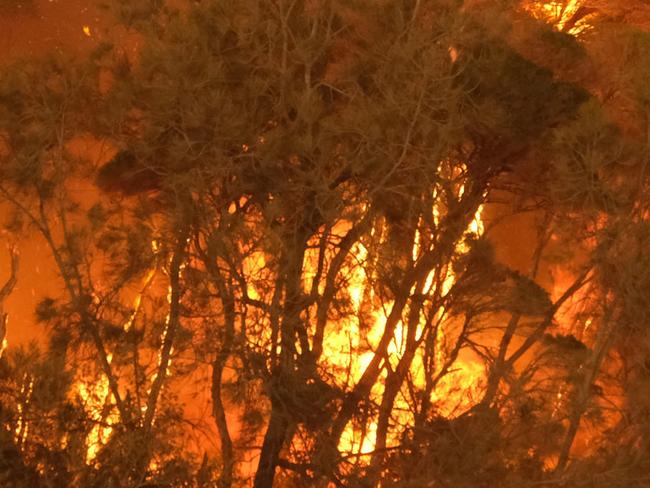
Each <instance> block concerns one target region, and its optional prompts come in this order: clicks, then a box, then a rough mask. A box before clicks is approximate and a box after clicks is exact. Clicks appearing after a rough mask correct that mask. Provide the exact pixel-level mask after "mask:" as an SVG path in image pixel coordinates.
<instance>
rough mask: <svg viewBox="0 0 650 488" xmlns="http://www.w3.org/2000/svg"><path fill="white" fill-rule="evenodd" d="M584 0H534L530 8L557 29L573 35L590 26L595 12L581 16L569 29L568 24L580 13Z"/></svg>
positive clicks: (535, 14) (536, 15) (534, 13)
mask: <svg viewBox="0 0 650 488" xmlns="http://www.w3.org/2000/svg"><path fill="white" fill-rule="evenodd" d="M582 3H583V2H582V0H568V1H567V2H564V1H552V2H544V3H539V2H532V4H531V5H530V7H529V8H528V10H529V11H530V12H531V13H532V14H533V15H534V16H535V17H539V18H541V19H543V20H544V21H546V22H549V23H550V24H552V25H553V26H554V27H555V28H556V29H557V30H559V31H562V32H566V33H567V34H571V35H573V36H575V35H578V34H580V33H581V32H583V31H584V30H585V29H588V28H589V22H588V21H589V18H590V17H591V16H592V15H593V14H588V15H586V16H584V17H582V18H580V19H579V20H578V21H577V22H575V25H572V26H571V27H570V28H569V29H567V25H568V24H569V22H571V20H572V19H573V17H574V15H575V14H576V13H578V10H579V9H580V7H582V6H583V5H582Z"/></svg>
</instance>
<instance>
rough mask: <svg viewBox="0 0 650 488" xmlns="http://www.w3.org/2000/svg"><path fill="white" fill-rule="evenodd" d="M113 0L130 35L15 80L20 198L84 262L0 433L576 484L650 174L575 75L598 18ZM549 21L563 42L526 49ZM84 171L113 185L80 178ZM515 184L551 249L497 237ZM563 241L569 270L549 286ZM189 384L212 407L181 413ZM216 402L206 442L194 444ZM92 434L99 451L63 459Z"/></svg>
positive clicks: (364, 482)
mask: <svg viewBox="0 0 650 488" xmlns="http://www.w3.org/2000/svg"><path fill="white" fill-rule="evenodd" d="M114 7H115V11H116V12H117V14H118V18H119V19H120V20H121V21H122V22H124V23H125V25H127V26H128V28H130V29H133V30H135V31H138V32H140V34H139V35H140V36H141V39H142V40H143V43H142V47H141V48H140V49H139V51H138V53H137V56H136V57H135V58H134V57H133V56H131V55H130V54H129V53H128V50H127V47H128V46H119V45H118V46H108V45H106V46H101V48H100V49H98V50H97V51H96V52H95V53H93V55H92V56H91V58H90V59H89V60H88V61H87V62H83V63H73V62H70V61H69V60H60V59H59V60H52V61H48V63H43V62H41V63H40V64H27V65H19V66H13V67H11V68H10V69H9V70H7V75H5V76H3V78H2V84H1V85H0V108H1V109H2V114H3V123H2V126H0V137H1V139H0V156H1V157H2V160H1V161H2V166H1V168H0V170H1V173H0V175H1V180H0V195H1V196H2V198H3V199H4V200H5V202H6V203H7V204H11V205H12V206H13V208H14V210H15V214H14V215H15V218H14V219H13V220H12V221H11V222H10V224H11V225H12V226H13V227H12V229H13V230H14V231H15V232H17V231H18V229H19V227H20V224H21V222H26V223H27V224H30V226H31V229H32V231H31V232H33V230H34V229H35V230H36V231H38V232H39V233H40V235H41V236H42V237H43V238H44V239H45V241H46V243H47V245H48V246H49V249H50V251H51V254H52V257H53V261H54V265H55V266H56V267H57V269H58V272H59V275H60V276H61V280H62V283H63V285H64V287H63V293H62V294H61V296H59V297H55V298H51V299H46V300H44V301H43V302H41V304H40V305H39V307H38V309H37V316H38V319H39V320H40V321H42V322H45V323H47V324H49V326H50V335H51V338H52V339H51V344H50V346H49V348H48V350H47V353H45V354H44V355H43V357H39V353H38V352H36V351H33V352H32V354H33V358H34V359H32V360H26V359H25V354H26V353H25V352H21V353H18V352H16V353H14V354H13V355H10V354H8V355H7V356H6V357H3V359H2V361H3V367H4V368H5V371H4V372H3V382H4V383H3V385H5V384H6V388H5V389H4V390H2V391H1V392H0V394H2V395H3V396H2V397H0V398H1V399H2V404H1V405H2V410H0V414H1V416H0V418H1V419H2V422H3V427H4V429H5V430H3V432H2V435H3V436H4V437H2V442H3V443H4V444H6V445H8V446H11V452H12V455H13V456H15V457H16V458H17V459H21V463H23V464H24V469H22V471H20V472H21V473H22V474H21V475H22V476H24V477H31V478H25V479H36V480H39V479H42V480H61V479H66V480H67V481H66V482H67V483H77V484H82V485H83V484H86V485H88V484H93V483H94V484H98V485H101V486H113V485H115V486H126V485H128V486H131V485H133V486H143V484H144V483H150V484H155V485H156V486H158V485H163V484H171V485H174V486H176V485H178V486H183V483H185V484H191V483H194V484H197V485H202V486H209V483H211V481H215V482H217V483H218V486H222V487H230V486H239V485H241V484H242V483H244V482H245V480H247V479H251V480H252V481H253V484H254V486H255V487H258V488H262V487H270V486H272V485H273V486H285V485H286V486H379V485H381V486H425V485H426V484H430V485H431V486H447V485H449V486H481V483H486V482H489V483H492V484H493V483H500V486H522V485H523V484H524V483H527V482H533V481H536V480H539V479H542V478H544V477H546V476H558V477H562V476H564V473H565V470H566V468H567V465H568V461H569V455H570V453H571V449H572V446H573V445H574V443H575V440H576V436H577V433H578V430H579V427H580V424H581V421H582V420H583V419H584V418H585V417H586V416H588V414H589V415H592V416H594V418H595V416H596V414H597V413H601V415H602V411H603V406H602V402H600V404H599V402H598V401H597V398H598V397H599V396H604V395H602V391H603V388H605V386H604V385H605V383H602V384H597V382H596V379H597V378H600V377H604V376H605V374H606V373H609V372H611V371H613V369H612V368H613V366H607V365H608V364H612V365H613V364H614V362H612V361H609V362H608V357H609V353H610V351H612V350H613V344H614V343H615V342H616V340H617V339H616V338H617V337H621V336H620V329H619V327H620V325H619V324H621V323H622V321H623V317H629V320H628V322H626V323H629V324H638V323H639V320H641V319H640V316H639V315H638V314H635V312H630V308H629V307H636V309H639V308H640V309H643V307H644V304H645V302H644V301H643V299H642V298H641V297H639V296H638V294H637V290H638V289H639V288H638V284H635V285H633V287H632V290H628V289H621V287H622V286H623V284H624V283H629V280H630V278H629V276H628V275H627V274H625V272H624V270H625V269H628V268H625V267H621V266H620V265H621V261H620V260H619V256H620V254H621V251H620V249H619V248H620V247H621V246H623V247H628V248H633V249H636V252H637V254H638V259H639V260H641V261H642V260H643V259H644V258H643V257H642V256H643V251H642V249H643V242H645V241H644V235H645V234H644V233H643V232H642V228H643V224H642V222H643V219H645V218H647V210H644V209H645V207H644V206H643V205H642V203H641V202H643V201H644V200H643V199H642V194H641V193H639V191H640V190H639V188H642V186H634V187H632V186H630V185H628V184H627V183H626V182H625V181H624V178H623V177H624V176H628V177H629V176H630V175H638V174H641V175H642V176H643V175H644V172H643V170H642V169H641V170H639V167H638V165H636V164H635V162H636V159H635V158H638V157H639V155H640V154H645V152H644V151H645V147H639V146H638V145H634V144H632V143H631V142H629V141H628V140H627V139H626V138H625V137H624V134H623V133H622V131H621V130H620V129H619V128H618V127H616V126H615V125H614V123H613V122H611V121H610V117H609V115H608V114H607V113H606V111H605V110H604V109H603V108H602V103H601V100H600V99H599V97H598V96H595V95H594V94H593V89H592V87H591V86H588V84H587V83H583V82H582V81H583V80H580V79H578V78H579V77H578V76H574V77H573V78H572V77H571V76H570V75H571V73H569V74H567V75H566V76H564V78H561V77H560V76H558V75H557V72H558V71H559V70H558V69H557V66H554V65H553V64H554V63H556V64H561V63H562V62H566V58H567V56H568V57H570V56H577V58H572V59H580V58H579V56H580V55H582V54H576V53H579V52H580V46H579V45H578V43H577V41H576V40H575V39H573V38H570V39H567V37H566V35H565V34H562V33H559V32H552V31H551V32H549V28H548V26H547V25H546V24H539V23H536V22H537V21H534V20H531V17H530V16H529V15H528V14H527V13H526V12H525V11H516V12H514V13H513V12H512V11H506V10H502V8H501V7H496V6H492V5H488V6H485V8H484V9H482V10H480V11H479V10H476V9H473V8H471V7H463V6H462V5H459V4H458V3H457V2H449V1H444V0H435V1H433V0H432V1H417V2H380V3H378V4H376V5H375V4H373V5H372V8H370V7H369V4H367V3H366V2H358V4H357V3H354V4H352V5H343V4H339V3H337V2H319V1H315V2H302V1H293V2H285V1H279V2H265V1H253V0H251V1H246V2H237V3H236V4H235V3H234V2H228V1H211V2H202V3H201V4H200V5H193V6H187V8H183V9H182V10H181V11H175V10H172V9H171V8H169V7H165V6H163V5H160V4H158V3H156V2H153V3H148V2H136V3H133V2H121V1H119V2H114ZM572 8H573V7H572ZM508 15H510V16H514V18H515V20H516V19H519V21H520V22H529V24H526V25H529V26H530V25H534V26H535V30H534V33H535V34H533V35H531V34H528V35H527V36H528V37H523V36H522V35H521V33H518V31H517V30H516V25H517V22H512V24H511V23H510V21H509V20H508ZM562 15H564V14H562ZM576 15H577V14H576ZM574 16H575V15H574ZM559 18H560V19H564V17H563V16H560V17H559ZM582 19H583V18H582V17H581V19H577V20H576V21H575V22H574V24H576V25H577V23H578V21H579V20H582ZM561 22H563V23H562V24H561V25H559V27H560V30H562V28H563V27H564V26H565V24H566V22H567V21H566V20H561ZM511 25H515V28H511ZM544 43H546V44H548V45H557V43H563V44H562V46H564V47H563V48H565V52H564V54H561V55H559V56H558V57H557V58H554V59H549V60H546V62H545V63H544V62H543V61H542V60H536V59H535V58H536V56H538V55H539V49H540V44H541V45H544ZM554 43H555V44H554ZM547 48H548V46H547ZM562 56H564V57H562ZM536 61H537V62H536ZM543 64H546V66H545V67H543ZM554 71H555V73H554ZM560 74H564V73H560ZM585 87H586V88H590V89H592V90H591V91H592V93H590V92H589V91H587V89H586V88H585ZM89 107H92V108H93V110H92V112H91V111H89ZM84 144H86V145H90V146H92V147H94V148H95V149H94V150H92V151H89V150H87V149H85V150H84V149H83V148H82V146H83V145H84ZM101 147H103V148H105V151H104V152H102V151H100V150H99V149H98V148H101ZM91 156H92V157H91ZM621 163H627V166H624V165H623V164H621ZM639 171H640V173H639ZM89 180H93V181H95V182H96V184H97V187H98V190H97V191H93V192H91V194H90V195H88V196H85V197H79V196H78V195H77V194H75V190H74V189H75V185H79V184H80V182H83V181H86V182H87V181H89ZM635 192H636V193H635ZM503 201H506V202H507V203H508V204H509V205H510V206H512V207H514V208H516V209H517V211H518V212H525V211H527V212H530V213H531V214H532V215H533V216H534V217H533V219H536V220H537V221H538V224H539V225H538V231H537V233H536V235H535V236H534V238H533V239H531V240H530V242H532V243H533V244H532V246H531V249H530V250H529V251H528V252H526V253H524V254H526V256H527V257H528V258H529V259H530V270H521V269H515V268H513V267H508V266H507V265H506V264H504V263H503V262H500V261H499V259H498V258H497V254H496V251H495V242H494V240H493V239H491V238H490V229H491V227H496V226H497V225H498V223H499V221H498V218H497V217H498V215H499V211H497V210H495V208H496V206H498V204H499V202H503ZM644 212H645V213H644ZM501 214H503V212H501ZM568 226H571V233H569V232H567V227H568ZM621 226H623V227H625V226H629V227H625V228H633V229H634V233H633V236H632V237H627V238H623V237H622V236H623V235H624V234H625V235H627V233H624V232H623V231H622V230H620V229H621ZM486 227H487V228H486ZM576 237H577V238H578V239H582V240H584V241H585V243H584V244H583V245H582V246H581V247H580V246H579V245H578V243H577V242H576ZM627 239H631V240H632V242H628V240H627ZM498 244H499V243H498V242H497V247H498ZM561 246H564V247H566V246H570V247H571V249H572V250H574V251H576V252H575V253H574V255H573V256H566V255H565V256H561V257H559V258H556V260H557V261H558V262H561V263H562V264H563V265H565V266H566V267H567V268H569V266H570V267H571V272H570V273H567V274H568V276H569V277H570V279H568V280H566V282H565V283H556V285H557V286H556V288H555V289H554V290H549V291H547V290H545V289H544V285H548V283H544V281H543V279H542V278H540V276H539V275H540V269H541V268H544V267H545V266H549V265H548V263H549V262H550V259H551V254H552V253H554V252H555V253H556V254H557V250H558V249H559V248H560V247H561ZM578 250H580V251H578ZM612 266H613V267H615V268H617V270H618V271H620V272H621V273H623V274H621V275H620V276H619V275H616V274H612V273H610V272H609V271H608V270H609V269H610V267H612ZM626 266H628V267H630V266H629V263H628V264H627V265H626ZM629 272H630V273H632V272H633V270H631V269H630V270H629ZM578 299H580V301H581V303H583V304H584V303H586V304H588V306H583V307H582V308H581V309H580V311H579V313H578V312H574V311H567V306H568V304H569V303H570V302H571V301H572V300H574V301H576V300H578ZM636 309H635V310H636ZM573 319H575V320H578V321H581V322H580V324H581V325H580V327H581V329H580V331H581V332H580V334H578V336H576V330H578V329H576V326H575V325H568V324H569V321H570V320H573ZM626 320H627V319H626ZM558 321H561V322H563V323H562V324H560V325H561V326H560V327H558ZM587 322H588V323H589V325H587ZM591 324H593V330H595V331H596V332H595V333H594V334H595V335H593V336H591V335H589V333H587V329H588V328H589V326H590V325H591ZM562 327H564V328H562ZM630 327H632V325H630ZM55 370H56V374H54V371H55ZM48 376H51V377H52V378H58V379H57V380H56V381H58V383H56V384H57V385H59V391H58V392H57V394H58V396H55V400H52V396H51V395H50V396H48V395H47V394H45V393H43V391H44V390H46V388H45V387H46V386H47V385H48V384H51V381H53V380H51V378H50V379H48ZM48 381H50V383H48ZM191 381H194V382H196V385H194V386H188V385H189V384H190V382H191ZM613 383H614V382H613ZM613 383H612V384H613ZM597 388H600V389H601V393H599V392H598V391H597ZM611 388H614V387H613V386H612V387H611ZM197 391H198V392H201V391H207V392H209V397H210V409H211V414H212V415H211V416H212V419H208V420H207V421H206V419H203V424H201V425H194V426H193V427H191V426H189V425H188V424H189V423H190V420H191V417H192V415H191V404H192V401H193V400H192V398H193V397H192V395H193V394H194V393H196V392H197ZM608 391H614V390H608ZM33 392H41V394H40V395H36V394H35V393H33ZM565 397H566V398H569V400H568V401H566V400H563V398H565ZM595 399H596V400H595ZM12 400H13V401H14V404H13V406H11V401H12ZM7 406H9V407H7ZM5 412H6V413H5ZM43 413H47V414H49V415H50V416H51V418H50V419H49V420H43V419H42V418H41V419H37V418H36V417H35V416H41V417H42V415H43ZM64 413H66V415H64ZM234 418H237V420H236V421H234V420H233V419H234ZM603 422H604V421H603ZM212 423H213V425H214V426H215V428H216V431H215V435H212V437H216V438H217V439H218V441H217V444H218V450H217V451H216V452H218V455H217V456H215V451H214V450H211V449H207V448H206V447H205V446H206V445H207V443H208V441H206V440H203V441H202V442H198V443H196V444H193V445H188V443H187V442H186V439H185V438H186V437H187V433H188V432H192V431H195V430H198V429H199V428H200V427H202V426H206V428H207V429H210V428H211V424H212ZM604 423H605V424H607V423H606V422H604ZM611 423H612V421H610V422H609V424H607V425H610V424H611ZM28 425H29V426H30V429H31V430H30V431H29V432H31V434H30V433H28V429H27V426H28ZM525 431H528V432H527V433H525ZM210 435H211V434H208V438H209V437H210ZM71 445H74V446H76V447H75V449H76V451H75V452H77V453H79V452H82V451H83V450H84V449H85V453H84V455H83V456H80V457H81V458H82V459H66V458H65V457H63V458H62V456H63V454H62V453H63V452H64V451H66V450H68V451H69V450H70V449H71V448H70V447H69V446H71ZM255 445H257V446H258V447H251V446H255ZM632 445H633V443H630V446H632ZM43 452H47V453H48V455H43ZM54 454H57V456H58V457H57V456H54ZM251 454H253V455H255V458H256V459H255V461H254V463H253V469H251V465H250V464H249V463H247V462H246V459H247V457H248V456H250V455H251ZM55 457H56V459H53V458H55ZM201 457H202V459H203V462H202V463H200V462H198V461H197V460H198V459H201ZM3 469H5V470H6V471H7V472H9V473H11V472H18V471H16V470H18V469H19V468H18V467H16V466H10V467H7V468H3ZM11 470H14V471H11ZM553 470H554V472H553V473H551V472H552V471H553ZM57 476H58V478H57ZM44 482H47V481H44ZM50 482H51V481H50ZM59 482H60V481H59Z"/></svg>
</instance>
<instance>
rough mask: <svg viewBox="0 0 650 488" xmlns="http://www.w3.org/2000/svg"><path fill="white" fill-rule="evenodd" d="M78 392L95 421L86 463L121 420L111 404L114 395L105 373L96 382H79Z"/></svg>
mask: <svg viewBox="0 0 650 488" xmlns="http://www.w3.org/2000/svg"><path fill="white" fill-rule="evenodd" d="M77 394H78V395H79V397H80V398H81V399H82V401H83V404H84V409H85V411H86V413H87V414H88V415H89V416H90V418H91V419H92V421H93V422H94V425H93V427H92V429H91V430H90V432H89V433H88V436H87V437H86V463H87V464H90V463H91V462H92V461H94V460H95V458H96V457H97V454H98V453H99V451H100V449H101V448H102V447H103V446H104V445H105V444H106V443H107V442H108V439H109V438H110V435H111V433H112V432H113V425H115V424H116V423H117V422H118V421H119V416H118V413H117V412H116V411H115V409H114V408H113V407H112V405H111V398H112V395H111V393H110V390H109V385H108V378H106V376H105V375H102V376H101V377H100V378H99V380H98V381H97V382H95V383H90V382H87V381H79V382H77ZM107 410H108V413H107Z"/></svg>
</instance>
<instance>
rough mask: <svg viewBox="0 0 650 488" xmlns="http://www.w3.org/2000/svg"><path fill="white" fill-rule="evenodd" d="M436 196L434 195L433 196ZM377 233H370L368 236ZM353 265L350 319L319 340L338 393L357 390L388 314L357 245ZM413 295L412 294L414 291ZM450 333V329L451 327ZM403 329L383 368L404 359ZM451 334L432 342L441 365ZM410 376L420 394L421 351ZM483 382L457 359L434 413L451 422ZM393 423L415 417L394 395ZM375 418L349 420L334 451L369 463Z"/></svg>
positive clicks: (449, 278)
mask: <svg viewBox="0 0 650 488" xmlns="http://www.w3.org/2000/svg"><path fill="white" fill-rule="evenodd" d="M463 191H464V188H463V186H462V185H461V186H460V187H459V188H458V194H459V196H460V195H462V193H463ZM434 196H435V195H434ZM432 212H433V218H434V221H435V222H436V223H437V222H438V221H439V220H440V217H441V215H442V213H443V210H441V209H439V208H437V207H435V208H433V209H432ZM482 213H483V207H482V206H481V207H479V208H478V210H477V211H476V213H475V215H474V218H473V219H472V221H471V223H470V224H469V225H468V227H467V229H466V234H475V235H481V234H482V233H483V232H484V224H483V220H482ZM351 225H352V224H351V223H350V222H341V223H339V225H338V226H335V228H334V232H333V234H335V235H344V234H345V232H346V231H347V230H349V229H350V228H351ZM374 232H376V229H374V230H373V233H374ZM373 236H374V237H375V238H378V239H379V241H380V242H382V241H383V239H384V237H385V236H380V235H375V234H373ZM421 242H422V236H420V235H419V234H418V233H416V236H415V242H414V246H413V249H412V257H413V260H414V261H415V260H417V258H418V256H420V254H421V251H422V250H421V249H420V246H421ZM310 248H311V249H317V248H318V246H317V245H314V246H310ZM468 250H469V249H468V247H467V245H466V244H464V243H462V242H461V243H459V244H458V247H457V252H460V253H465V252H467V251H468ZM350 254H351V255H352V259H351V260H350V264H349V265H348V268H347V269H345V270H344V273H343V274H344V275H345V276H346V277H347V286H346V287H345V290H344V291H345V292H346V293H347V297H348V299H349V303H350V307H351V313H350V314H348V315H344V316H343V317H341V318H338V319H337V320H336V322H335V323H332V324H328V331H327V334H326V335H325V338H324V343H323V357H324V358H326V359H324V360H323V362H324V363H325V364H324V366H325V367H327V368H328V369H329V370H331V371H333V372H335V378H334V381H335V382H336V383H337V386H339V387H341V388H344V389H345V388H346V387H349V386H350V385H352V384H356V383H357V382H358V381H359V379H360V378H361V376H362V374H363V373H364V371H365V370H366V368H367V367H368V365H369V363H370V361H371V360H372V359H373V357H374V355H375V352H374V351H375V350H376V347H377V345H378V344H379V341H380V338H381V336H382V334H383V333H384V329H385V326H386V321H387V318H388V313H389V311H390V310H391V308H392V306H393V302H392V301H391V300H387V301H385V302H383V303H379V302H378V300H377V297H376V296H375V293H374V288H373V286H372V283H374V282H375V281H376V280H375V278H376V277H375V276H372V274H371V273H372V271H369V270H370V269H372V266H370V264H372V263H369V261H370V259H371V258H370V256H369V251H368V249H367V248H366V247H365V246H364V245H363V244H362V243H357V244H355V245H354V246H353V247H352V248H351V251H350ZM317 255H318V252H317V251H311V252H310V253H308V254H307V256H306V257H305V266H304V269H305V277H306V279H305V283H304V286H305V289H306V290H307V288H308V284H309V282H310V281H311V280H313V279H314V278H315V277H316V264H315V263H316V260H317ZM433 281H434V272H433V271H432V272H431V273H430V274H429V276H428V277H427V279H426V283H425V287H424V292H425V293H430V292H431V291H432V288H433V287H434V286H435V285H434V283H433ZM454 282H455V276H454V275H453V272H452V270H451V267H448V268H447V270H446V272H445V276H444V279H443V280H442V285H441V286H442V293H443V295H444V294H446V293H448V292H449V290H450V289H451V287H452V286H453V284H454ZM413 291H415V290H413ZM438 313H439V314H441V315H440V317H441V318H442V316H443V315H444V313H445V311H444V310H440V311H439V312H438ZM424 323H425V318H424V316H423V314H422V313H421V319H420V324H419V325H418V327H417V330H416V337H418V338H420V337H422V334H423V330H424ZM451 328H452V329H453V326H452V327H451ZM405 329H406V326H405V325H404V323H403V322H401V321H400V322H398V324H397V326H396V327H395V331H394V334H393V337H392V340H391V342H390V344H389V347H388V350H387V361H388V367H390V368H393V369H394V368H395V367H396V366H397V364H398V363H399V361H400V359H401V358H402V357H403V354H404V352H405V350H404V349H405V336H406V330H405ZM447 333H450V334H451V333H452V331H451V329H450V330H449V331H446V330H445V328H444V327H439V328H438V336H437V337H436V346H437V347H436V354H438V355H439V356H440V357H439V359H440V360H442V356H443V355H444V354H445V351H444V346H445V342H446V337H445V335H446V334H447ZM410 376H411V378H412V381H413V384H414V386H415V387H416V388H419V389H421V390H423V389H424V387H425V383H426V378H425V373H424V353H423V351H422V348H419V349H418V351H417V353H416V355H415V357H414V358H413V361H412V364H411V366H410ZM484 377H485V369H484V367H483V365H482V364H480V363H479V362H478V361H475V360H474V359H473V358H465V357H459V358H458V359H457V360H456V361H455V362H454V365H453V369H451V370H450V371H449V373H448V374H447V375H446V376H444V378H443V379H442V380H441V381H440V383H439V384H438V386H437V388H436V390H435V391H434V393H433V394H432V402H433V403H434V404H436V405H438V411H439V412H440V413H441V414H442V415H445V416H453V415H456V414H458V413H460V412H461V411H464V410H466V409H467V408H469V407H470V406H472V405H473V404H474V402H475V399H476V397H477V395H475V393H477V392H478V390H479V389H480V387H481V381H482V379H483V378H484ZM385 378H386V370H385V368H384V372H383V373H382V376H381V379H380V381H379V382H378V383H377V384H375V385H374V386H373V388H372V390H371V393H370V401H371V402H372V403H375V404H377V403H379V402H380V401H381V398H382V395H383V393H384V381H385ZM393 410H394V412H395V414H394V415H393V421H394V424H395V426H396V428H397V429H399V428H404V427H406V426H408V425H412V423H413V422H414V420H415V419H414V413H413V412H412V408H411V406H410V405H409V403H408V401H407V399H406V398H405V397H404V396H403V395H402V394H398V396H397V397H396V398H395V403H394V409H393ZM377 420H378V419H377V418H376V416H372V415H371V416H370V418H368V419H367V420H366V422H365V425H363V426H358V425H356V424H355V421H354V420H352V421H350V422H349V424H348V425H347V426H346V428H345V430H344V432H343V434H342V436H341V438H340V440H339V445H338V449H339V452H341V453H345V454H350V455H355V456H356V457H357V459H358V460H359V462H361V463H364V462H367V461H369V459H370V454H371V453H372V452H373V451H374V448H375V438H376V432H377ZM399 434H400V432H397V431H395V429H393V431H391V432H389V434H388V438H387V447H390V446H391V445H393V444H395V443H396V442H398V436H399Z"/></svg>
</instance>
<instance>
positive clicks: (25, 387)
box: [14, 374, 34, 446]
mask: <svg viewBox="0 0 650 488" xmlns="http://www.w3.org/2000/svg"><path fill="white" fill-rule="evenodd" d="M33 391H34V379H33V378H29V377H28V376H27V374H25V376H24V378H23V383H22V385H21V387H20V401H19V402H18V405H17V406H16V409H17V410H18V420H17V421H16V429H15V430H14V440H15V441H16V444H18V445H19V446H22V445H23V443H24V442H25V440H26V439H27V434H28V433H29V422H28V421H27V419H26V418H25V410H26V409H27V406H28V405H29V402H31V399H32V393H33Z"/></svg>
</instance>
